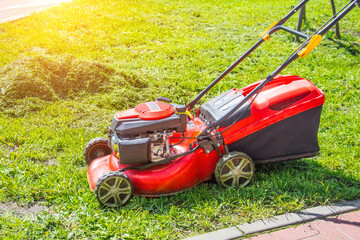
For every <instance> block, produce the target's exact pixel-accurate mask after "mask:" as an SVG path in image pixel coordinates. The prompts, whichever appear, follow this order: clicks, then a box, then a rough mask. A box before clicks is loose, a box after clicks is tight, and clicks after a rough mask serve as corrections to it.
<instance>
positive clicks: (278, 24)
mask: <svg viewBox="0 0 360 240" xmlns="http://www.w3.org/2000/svg"><path fill="white" fill-rule="evenodd" d="M308 1H309V0H303V1H301V2H300V3H299V4H298V5H297V6H296V7H294V8H293V9H291V11H290V12H289V13H288V14H286V16H285V17H283V18H282V19H281V20H280V21H278V22H277V23H276V24H274V25H273V27H272V28H274V27H277V26H281V25H282V24H284V23H285V22H286V21H287V20H288V19H289V18H290V17H291V16H292V15H294V14H295V13H296V12H297V11H298V10H300V9H301V8H302V7H303V6H304V5H305V4H306V3H307V2H308ZM267 30H268V29H267ZM291 30H292V29H291ZM293 31H295V30H293ZM266 32H268V31H266ZM296 32H298V31H296ZM264 41H265V39H263V37H262V36H261V38H260V39H259V40H258V41H257V42H256V43H255V44H254V45H253V46H252V47H251V48H250V49H249V50H247V51H246V52H245V53H244V54H243V55H242V56H241V57H240V58H238V59H237V60H236V61H235V62H234V63H233V64H232V65H231V66H230V67H228V68H227V69H226V70H225V71H224V72H223V73H222V74H221V75H220V76H218V77H217V78H216V79H215V80H214V81H213V82H212V83H211V84H210V85H209V86H207V87H206V88H205V89H204V90H203V91H201V93H199V95H197V96H196V97H195V99H194V100H192V101H191V102H190V103H189V104H188V105H187V106H186V108H187V109H188V110H191V109H192V108H194V106H195V105H196V103H197V102H198V101H199V100H200V99H201V98H202V97H203V96H204V95H205V94H206V93H207V92H208V91H210V89H212V88H213V87H214V86H215V85H216V84H217V83H218V82H220V81H221V80H222V79H223V78H224V77H225V76H226V75H228V73H230V72H231V71H232V70H233V69H234V68H235V67H236V66H237V65H239V63H241V62H242V61H243V60H244V59H245V58H246V57H247V56H249V55H250V54H251V53H252V52H253V51H254V50H255V49H257V48H258V47H259V46H260V45H261V44H262V43H263V42H264Z"/></svg>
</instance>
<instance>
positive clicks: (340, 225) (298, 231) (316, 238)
mask: <svg viewBox="0 0 360 240" xmlns="http://www.w3.org/2000/svg"><path fill="white" fill-rule="evenodd" d="M245 239H246V240H282V239H287V240H300V239H302V240H332V239H334V240H339V239H344V240H345V239H346V240H355V239H360V211H355V212H350V213H345V214H341V215H338V216H334V217H327V218H324V219H321V220H316V221H313V222H310V223H307V224H303V225H299V226H296V227H291V228H287V229H283V230H279V231H275V232H271V233H265V234H260V235H257V236H255V237H251V238H245Z"/></svg>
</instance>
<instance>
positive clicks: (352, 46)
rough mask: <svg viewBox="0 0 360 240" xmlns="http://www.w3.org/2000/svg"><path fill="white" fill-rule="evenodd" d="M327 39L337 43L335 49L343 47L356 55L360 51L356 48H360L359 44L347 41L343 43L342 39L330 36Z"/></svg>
mask: <svg viewBox="0 0 360 240" xmlns="http://www.w3.org/2000/svg"><path fill="white" fill-rule="evenodd" d="M327 39H329V40H330V41H332V42H333V43H335V44H336V45H337V46H336V48H337V49H340V48H344V49H345V50H346V51H347V52H349V53H350V54H351V55H353V56H356V55H358V54H359V53H360V51H359V50H358V49H360V44H357V43H348V42H346V43H347V44H344V41H342V40H341V39H335V38H332V37H328V38H327Z"/></svg>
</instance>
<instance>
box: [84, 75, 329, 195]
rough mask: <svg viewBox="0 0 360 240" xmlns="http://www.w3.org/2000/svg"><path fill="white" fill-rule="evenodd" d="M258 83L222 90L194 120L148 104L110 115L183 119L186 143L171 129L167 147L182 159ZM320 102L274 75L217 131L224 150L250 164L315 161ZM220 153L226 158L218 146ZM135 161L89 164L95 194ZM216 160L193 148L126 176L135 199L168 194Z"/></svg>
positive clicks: (311, 89) (316, 94) (304, 86)
mask: <svg viewBox="0 0 360 240" xmlns="http://www.w3.org/2000/svg"><path fill="white" fill-rule="evenodd" d="M260 83H261V81H259V82H256V83H253V84H251V85H249V86H247V87H245V88H242V89H231V90H229V91H227V92H226V93H224V94H222V95H220V96H218V97H216V98H214V99H212V100H210V101H208V102H207V103H205V104H203V105H202V106H201V107H200V109H199V110H198V112H197V116H188V115H183V114H179V113H178V112H177V111H176V106H172V105H170V104H167V103H162V102H149V103H142V104H140V105H138V106H137V107H136V108H135V109H130V110H126V111H123V112H120V113H117V114H115V116H114V120H113V123H114V122H118V121H122V120H134V119H141V120H142V121H145V122H147V121H148V122H149V123H150V122H154V121H159V120H162V119H169V118H171V117H174V115H178V117H179V116H180V115H182V116H180V117H183V116H186V123H185V125H184V126H185V129H184V131H183V134H184V136H185V137H187V138H186V139H183V141H182V142H180V143H179V141H180V140H179V139H180V138H181V136H182V133H180V132H177V131H176V130H172V133H171V137H169V140H170V146H171V145H174V146H173V147H171V150H170V155H176V154H181V153H184V152H187V151H189V150H192V149H195V148H196V147H197V145H198V142H197V141H196V139H192V137H196V136H198V135H199V133H201V132H202V131H203V130H204V129H205V128H206V126H207V124H209V123H211V122H213V121H216V119H217V118H219V117H221V116H222V115H223V114H225V113H226V111H227V109H229V108H231V107H232V106H233V105H235V104H237V103H238V102H239V101H240V100H241V99H242V98H243V97H244V96H246V95H247V94H248V93H249V92H250V91H251V90H252V89H254V88H255V87H256V86H257V85H259V84H260ZM324 99H325V97H324V93H323V92H322V91H321V90H320V89H318V88H317V87H315V86H314V85H313V84H312V83H311V82H310V81H308V80H306V79H303V78H301V77H298V76H278V77H275V78H274V80H273V81H272V82H271V83H269V84H268V85H266V86H265V87H264V89H263V90H262V91H261V92H260V93H259V94H258V96H257V97H256V99H255V100H254V101H253V102H252V103H251V101H252V100H253V99H250V100H249V102H248V104H245V105H244V106H243V107H242V108H240V109H239V110H238V111H237V112H235V113H234V114H233V116H232V117H230V118H229V120H228V121H226V122H224V123H223V124H222V125H221V126H220V127H219V128H218V129H217V130H216V132H219V133H220V132H222V131H224V130H225V131H224V132H223V133H222V135H223V141H224V144H225V145H226V146H227V147H228V148H229V151H241V152H245V153H246V154H247V155H249V156H250V157H251V158H252V159H253V161H254V163H255V164H260V163H267V162H276V161H285V160H290V159H299V158H302V157H309V156H314V155H316V154H317V152H318V151H319V146H318V143H317V131H318V127H319V121H320V113H321V107H322V104H323V103H324ZM250 103H251V104H250ZM239 116H240V117H239ZM235 120H237V121H235ZM117 127H118V131H119V126H117ZM175 127H177V128H179V129H180V128H181V126H180V127H178V126H175ZM112 128H114V129H113V130H115V131H116V125H114V124H112ZM180 130H181V129H180ZM177 143H178V144H177ZM176 144H177V145H176ZM219 150H220V151H221V154H225V148H224V147H223V146H220V148H219ZM140 152H141V150H140V151H136V150H135V153H136V154H140V155H144V154H142V153H140ZM145 155H146V154H145ZM135 158H136V157H135ZM135 158H134V163H127V164H126V163H125V164H122V161H121V157H119V156H116V153H112V154H110V155H106V156H103V157H100V158H97V159H95V160H93V161H92V162H91V165H90V167H89V169H88V172H87V176H88V181H89V183H90V187H91V188H92V189H95V187H96V184H97V182H98V180H99V178H100V177H101V176H103V175H104V174H106V173H109V172H114V171H118V170H121V169H126V168H128V167H129V166H133V165H135V166H136V165H137V164H139V165H141V164H140V163H136V160H137V159H135ZM219 158H220V154H219V153H218V151H216V150H215V149H214V148H209V149H208V150H207V148H206V147H204V148H197V150H196V151H194V152H192V153H190V154H187V155H185V156H181V157H179V158H177V159H174V160H172V161H171V162H169V163H165V164H161V165H155V166H153V167H150V168H147V169H143V170H138V169H129V170H127V171H126V172H125V173H126V175H127V176H128V177H129V179H130V180H131V182H132V185H133V194H135V195H143V196H163V195H170V194H174V193H177V192H181V191H184V190H186V189H189V188H192V187H194V186H195V185H197V184H199V183H201V182H203V181H206V180H209V179H211V177H212V176H213V174H214V171H215V168H216V165H217V163H218V161H219ZM150 159H151V157H150ZM150 161H151V160H150Z"/></svg>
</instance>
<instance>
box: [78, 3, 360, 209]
mask: <svg viewBox="0 0 360 240" xmlns="http://www.w3.org/2000/svg"><path fill="white" fill-rule="evenodd" d="M308 1H309V0H303V1H301V2H300V3H299V4H298V5H297V6H295V7H294V8H293V9H292V10H291V11H290V12H289V13H288V14H287V15H286V16H285V17H284V18H282V19H281V20H280V21H278V22H275V23H273V24H272V25H271V26H270V27H269V28H268V29H266V30H265V31H264V32H263V33H262V34H261V37H260V39H259V40H258V41H257V42H256V43H255V44H254V45H253V46H252V47H251V48H250V49H249V50H248V51H246V52H245V53H244V54H243V55H242V56H241V57H240V58H239V59H237V60H236V61H235V62H234V63H233V64H232V65H231V66H230V67H229V68H228V69H226V70H225V71H224V72H223V73H222V74H221V75H220V76H219V77H218V78H216V79H215V80H214V81H213V82H212V83H211V84H210V85H209V86H208V87H206V88H205V89H204V90H203V91H202V92H201V93H200V94H199V95H198V96H197V97H196V98H195V99H194V100H192V101H191V102H190V103H188V104H187V105H181V104H174V103H172V101H171V100H170V99H169V98H165V97H158V98H156V99H155V101H150V102H145V103H141V104H139V105H137V106H136V107H135V108H133V109H128V110H125V111H122V112H118V113H116V114H115V115H114V117H113V120H112V123H111V126H110V127H108V138H102V137H99V138H95V139H92V140H90V142H88V143H87V144H86V146H85V149H84V157H85V161H86V163H87V164H89V165H90V166H89V168H88V171H87V178H88V182H89V184H90V188H91V189H92V190H94V191H95V195H96V198H97V200H98V201H99V203H100V204H102V205H104V206H107V207H118V206H122V205H125V204H126V203H128V201H129V200H130V199H131V197H132V196H133V195H140V196H147V197H156V196H166V195H171V194H174V193H178V192H182V191H185V190H188V189H190V188H192V187H194V186H196V185H198V184H199V183H201V182H204V181H207V180H210V179H211V178H212V177H213V176H215V179H216V181H217V183H218V184H219V185H221V186H223V187H244V186H246V185H248V184H249V183H250V181H251V180H252V178H253V177H254V173H255V165H256V164H263V163H273V162H279V161H286V160H293V159H300V158H304V157H312V156H315V155H316V154H317V153H318V152H319V145H318V141H317V132H318V127H319V122H320V114H321V109H322V105H323V103H324V99H325V96H324V93H323V92H322V91H321V90H320V89H318V88H317V87H316V86H315V85H314V84H313V83H311V82H310V81H309V80H306V79H304V78H301V77H299V76H292V75H286V76H281V75H278V74H279V73H280V72H281V71H282V70H283V69H284V68H286V67H287V66H288V65H289V64H290V63H291V62H293V61H294V60H296V59H297V58H298V57H301V58H303V57H305V56H306V55H307V54H309V53H310V52H311V51H312V50H313V49H314V48H315V47H316V46H317V45H318V44H319V43H320V42H321V39H322V36H323V35H324V34H325V33H326V32H327V31H328V30H329V29H330V28H332V27H333V26H334V25H335V24H336V23H337V22H338V21H339V20H340V19H342V18H343V17H344V16H345V15H346V14H347V13H348V12H350V11H351V10H352V9H353V8H355V7H356V6H357V5H359V1H360V0H351V1H350V2H349V3H348V4H346V5H345V6H344V7H343V8H342V9H341V10H340V11H339V12H338V13H336V14H335V15H334V16H333V17H331V18H330V19H329V20H328V21H327V22H326V23H325V24H324V25H323V26H321V27H320V28H319V29H318V30H317V31H316V32H315V33H314V34H313V35H311V36H310V35H307V34H305V33H303V32H300V31H297V30H293V29H291V28H288V27H285V26H283V24H284V23H285V22H286V21H287V20H288V19H289V18H290V17H291V16H292V15H294V14H295V13H296V12H297V11H299V10H300V9H301V8H302V7H303V6H305V4H306V3H307V2H308ZM279 30H284V31H286V32H289V33H291V34H294V35H296V36H299V37H301V38H304V39H305V40H304V42H303V43H302V44H300V46H299V47H298V48H297V49H296V50H295V51H294V52H293V53H292V54H291V55H290V57H289V58H288V59H286V61H285V62H284V63H283V64H281V65H280V66H279V67H278V68H277V69H276V70H275V71H273V72H272V73H271V74H270V75H268V76H267V77H266V78H265V79H264V80H260V81H258V82H255V83H253V84H250V85H248V86H246V87H244V88H241V89H237V88H233V89H230V90H228V91H226V92H225V93H223V94H221V95H219V96H217V97H215V98H213V99H211V100H209V101H208V102H206V103H204V104H203V105H201V106H200V107H199V108H198V110H197V111H196V112H193V113H192V112H191V110H193V109H194V106H195V105H196V104H197V103H198V102H199V100H200V99H201V98H202V97H203V96H204V95H205V94H206V93H207V92H208V91H209V90H210V89H212V88H213V87H214V86H215V85H216V84H217V83H218V82H219V81H220V80H221V79H223V78H224V77H225V76H226V75H227V74H228V73H229V72H230V71H232V70H233V69H234V68H235V67H236V66H237V65H238V64H239V63H240V62H242V61H243V60H244V59H245V58H246V57H247V56H248V55H249V54H250V53H251V52H253V51H254V50H255V49H256V48H257V47H259V46H260V45H261V44H262V43H263V42H265V41H268V40H269V39H270V36H271V35H272V34H273V33H275V32H277V31H279Z"/></svg>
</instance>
